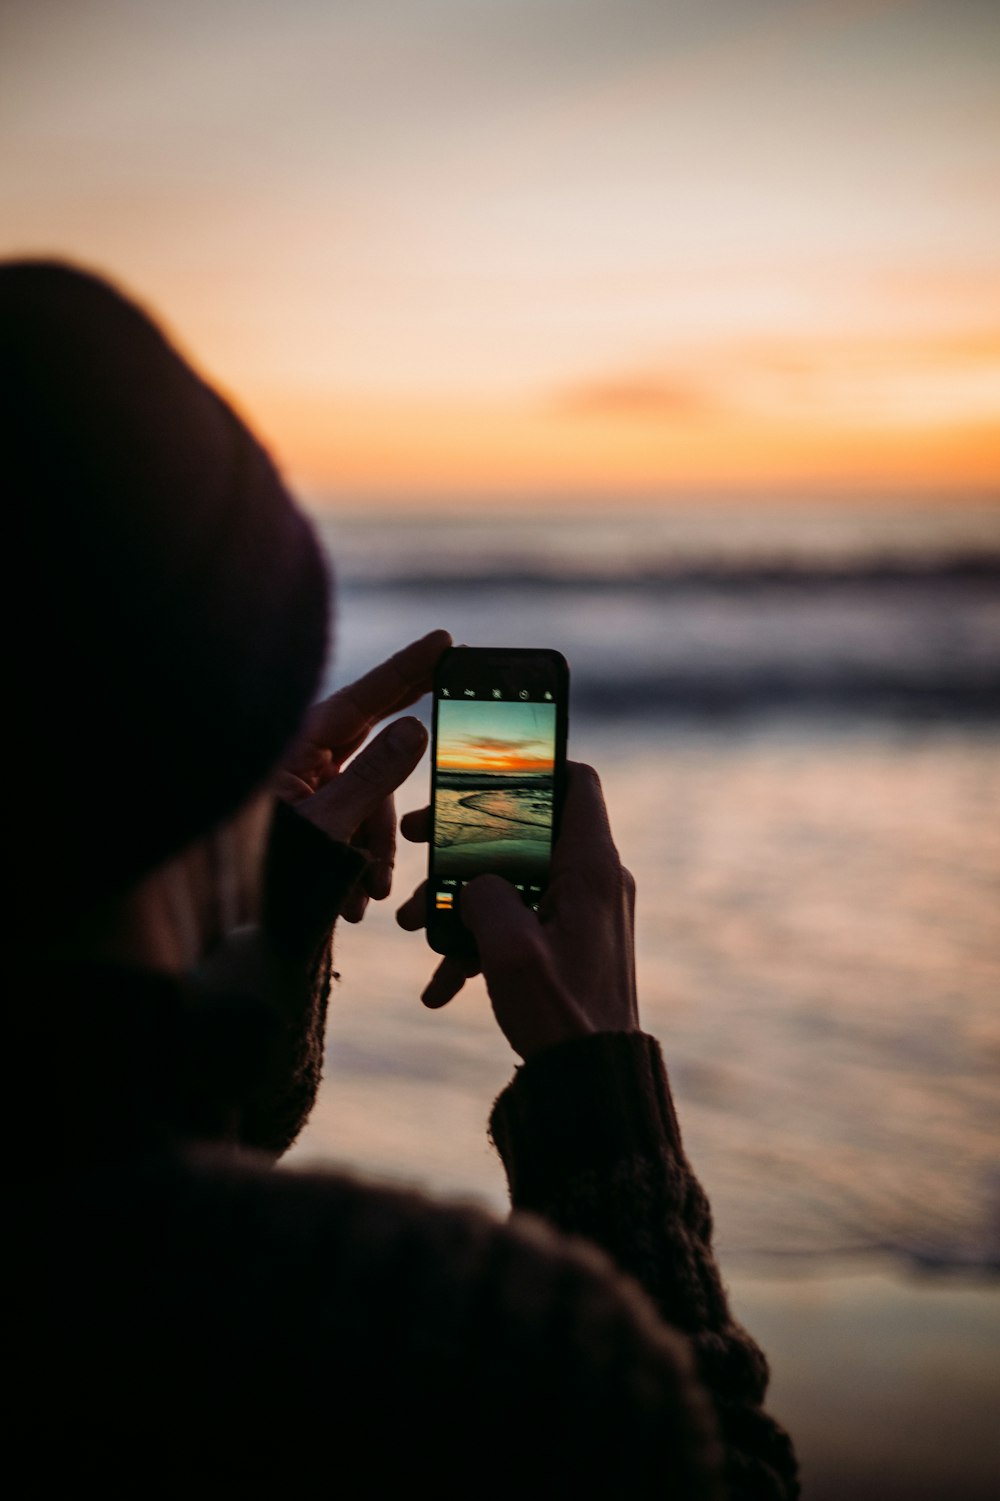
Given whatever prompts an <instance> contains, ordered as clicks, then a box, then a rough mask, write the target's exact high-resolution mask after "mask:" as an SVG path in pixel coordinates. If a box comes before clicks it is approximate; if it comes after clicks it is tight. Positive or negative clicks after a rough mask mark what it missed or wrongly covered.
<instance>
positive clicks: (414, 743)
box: [389, 719, 427, 751]
mask: <svg viewBox="0 0 1000 1501" xmlns="http://www.w3.org/2000/svg"><path fill="white" fill-rule="evenodd" d="M426 739H427V731H426V730H425V729H424V727H423V725H422V724H421V723H420V720H419V719H397V720H396V721H395V723H394V724H392V725H391V726H390V727H389V744H390V745H391V746H392V748H393V750H398V751H409V750H416V749H417V747H418V746H419V747H420V748H421V750H422V749H423V746H424V742H425V740H426Z"/></svg>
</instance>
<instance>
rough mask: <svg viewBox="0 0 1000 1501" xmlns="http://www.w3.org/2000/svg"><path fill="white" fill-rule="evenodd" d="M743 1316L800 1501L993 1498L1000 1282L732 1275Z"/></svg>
mask: <svg viewBox="0 0 1000 1501" xmlns="http://www.w3.org/2000/svg"><path fill="white" fill-rule="evenodd" d="M729 1291H730V1298H731V1301H732V1305H733V1308H734V1311H735V1313H736V1316H737V1317H738V1318H739V1319H740V1320H741V1321H742V1322H743V1323H745V1325H746V1326H747V1328H748V1329H749V1330H750V1331H751V1332H752V1334H753V1335H754V1338H755V1339H757V1340H758V1341H759V1343H760V1344H761V1345H762V1347H763V1348H764V1350H765V1351H766V1353H767V1356H768V1360H769V1361H770V1364H771V1372H772V1375H771V1387H770V1396H769V1404H768V1405H769V1407H770V1409H771V1411H772V1412H773V1413H774V1414H775V1416H776V1417H778V1418H779V1419H780V1420H781V1421H782V1422H783V1423H784V1424H785V1426H786V1427H787V1428H788V1429H789V1431H790V1432H791V1434H792V1436H793V1438H794V1440H795V1445H796V1448H797V1450H798V1454H799V1459H800V1462H801V1465H802V1477H803V1492H802V1494H803V1501H995V1498H996V1497H997V1496H998V1495H1000V1280H997V1281H995V1282H992V1283H984V1282H978V1283H970V1282H963V1281H962V1280H960V1279H952V1278H943V1277H906V1276H905V1275H900V1274H899V1273H897V1272H895V1271H893V1270H892V1269H891V1268H890V1267H889V1266H888V1265H887V1266H886V1267H885V1268H884V1269H882V1270H879V1271H872V1270H861V1269H858V1270H851V1269H850V1268H847V1267H845V1268H844V1269H843V1270H842V1271H839V1272H832V1273H825V1274H821V1275H815V1274H810V1275H808V1276H805V1275H803V1276H801V1277H794V1276H793V1277H774V1276H768V1277H750V1276H734V1277H732V1278H731V1279H730V1281H729Z"/></svg>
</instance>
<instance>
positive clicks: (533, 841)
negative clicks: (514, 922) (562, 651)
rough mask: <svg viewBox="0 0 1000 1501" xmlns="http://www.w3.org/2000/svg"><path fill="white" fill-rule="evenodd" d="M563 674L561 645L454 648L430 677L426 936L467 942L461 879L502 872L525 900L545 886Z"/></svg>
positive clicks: (559, 754)
mask: <svg viewBox="0 0 1000 1501" xmlns="http://www.w3.org/2000/svg"><path fill="white" fill-rule="evenodd" d="M567 684H568V674H567V668H566V663H565V661H564V660H563V658H562V657H561V656H560V655H559V653H558V652H551V651H541V650H539V651H514V650H510V651H502V650H495V651H494V650H488V649H485V648H473V647H456V648H454V649H453V650H452V651H450V652H448V653H446V656H445V658H444V659H443V660H442V663H441V665H440V666H439V668H438V672H437V675H436V678H435V685H434V750H433V787H432V834H431V849H430V871H429V882H428V938H429V940H430V943H431V946H432V948H435V949H437V950H438V952H440V953H452V952H462V951H465V952H468V951H469V949H470V947H471V946H472V938H471V935H470V934H469V933H468V932H467V930H466V929H465V927H464V925H463V924H462V922H461V920H460V918H459V915H458V898H459V893H460V891H461V888H462V886H463V885H464V884H465V882H466V881H471V880H472V879H473V878H474V877H475V876H478V875H484V874H487V873H488V874H492V875H500V876H505V877H506V879H507V880H509V881H510V882H511V883H512V884H513V885H514V886H515V888H516V889H517V890H518V891H519V892H520V893H521V896H522V897H523V899H524V901H525V902H527V903H528V905H529V906H532V907H537V905H538V903H539V902H540V900H541V898H542V894H543V892H544V891H545V887H546V884H547V882H548V876H549V865H550V861H551V856H552V844H553V840H554V838H555V834H556V828H557V822H558V810H559V800H560V795H561V791H562V781H563V772H564V761H565V745H566V709H567Z"/></svg>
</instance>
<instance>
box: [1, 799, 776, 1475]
mask: <svg viewBox="0 0 1000 1501" xmlns="http://www.w3.org/2000/svg"><path fill="white" fill-rule="evenodd" d="M272 854H273V859H272V871H273V872H274V873H275V874H274V876H273V879H272V892H273V891H274V890H280V891H281V893H282V895H281V899H280V900H277V899H274V900H272V903H271V907H270V916H269V918H268V927H269V942H270V943H271V944H272V946H273V949H274V951H275V953H276V954H278V956H279V957H278V961H277V962H278V964H279V967H280V965H282V964H284V965H286V966H287V971H286V977H285V978H286V981H287V980H288V976H290V975H291V974H292V972H293V969H294V967H295V966H296V965H297V967H298V972H299V974H300V975H302V976H305V977H306V978H305V979H304V980H303V981H301V982H300V983H298V984H292V983H291V982H290V981H288V983H287V984H286V988H285V990H284V992H283V993H282V992H281V986H275V987H274V989H273V991H272V993H271V995H270V996H269V997H268V1004H267V1007H266V1008H260V1007H258V1008H257V1012H256V1013H255V1007H254V1004H253V1002H252V999H251V1001H248V1002H247V1003H246V1004H241V1003H240V1002H237V1001H236V1000H235V999H232V998H231V999H229V1000H228V1001H226V1002H225V1003H223V1004H221V1005H219V1004H217V1005H215V1006H214V1007H213V1006H209V1005H208V1002H207V999H206V997H205V996H204V995H201V996H198V995H194V996H193V994H192V987H191V986H189V985H181V984H179V983H178V982H176V981H175V980H172V979H170V978H167V977H164V976H154V975H151V974H145V973H138V972H129V971H126V970H121V969H112V968H110V967H106V966H78V967H76V968H75V969H74V970H73V971H72V972H69V971H67V970H65V969H63V970H61V971H59V972H57V971H55V970H51V971H49V972H45V973H43V975H42V977H41V983H40V984H39V985H38V986H37V987H36V994H35V995H34V997H33V998H32V999H33V1001H34V1003H35V1005H34V1009H33V1010H32V1011H31V1013H30V1018H31V1019H26V1020H25V1021H24V1023H23V1026H22V1027H20V1028H19V1029H18V1031H19V1035H20V1034H21V1033H22V1032H23V1033H24V1034H25V1035H24V1036H23V1037H20V1041H21V1044H22V1045H33V1046H34V1047H35V1049H36V1050H37V1051H38V1056H37V1058H36V1059H35V1060H34V1065H33V1066H34V1070H35V1071H34V1072H31V1071H29V1070H27V1069H25V1068H23V1067H22V1069H21V1071H20V1073H19V1074H18V1075H17V1081H18V1082H19V1083H20V1084H21V1085H22V1086H23V1090H22V1093H26V1094H27V1095H28V1096H29V1097H30V1096H32V1095H34V1096H35V1101H36V1108H35V1111H34V1113H33V1116H32V1117H31V1118H32V1119H33V1120H34V1122H35V1130H34V1133H33V1134H32V1135H31V1137H30V1139H29V1140H28V1141H27V1143H26V1144H25V1147H24V1150H23V1152H21V1153H19V1154H18V1156H17V1160H16V1163H15V1166H14V1169H13V1171H12V1172H11V1174H10V1182H9V1198H10V1202H11V1205H12V1207H13V1209H14V1215H13V1230H12V1233H11V1235H10V1237H9V1240H10V1247H11V1250H12V1263H11V1264H12V1268H13V1270H12V1274H11V1275H10V1277H9V1280H8V1288H9V1290H10V1292H11V1294H12V1296H11V1297H10V1298H9V1300H8V1301H9V1305H10V1306H9V1307H8V1312H7V1316H6V1322H7V1327H8V1329H9V1331H10V1337H9V1342H8V1348H9V1350H10V1352H11V1358H12V1361H13V1369H14V1370H15V1371H16V1373H17V1377H18V1379H17V1382H16V1383H15V1385H16V1398H15V1399H14V1402H13V1404H12V1412H11V1414H10V1416H11V1417H12V1419H13V1421H12V1425H11V1428H10V1437H9V1439H8V1452H9V1455H10V1460H9V1463H10V1464H12V1465H13V1464H14V1463H15V1462H16V1461H17V1460H18V1459H21V1460H23V1461H24V1462H25V1463H27V1464H28V1465H29V1473H30V1474H31V1475H32V1477H33V1483H32V1485H31V1487H30V1490H31V1492H32V1493H34V1491H35V1490H37V1491H38V1493H39V1494H42V1493H47V1494H51V1493H57V1494H58V1493H63V1492H67V1491H68V1489H69V1487H70V1486H73V1487H78V1486H79V1485H81V1484H84V1483H86V1482H87V1481H91V1482H93V1483H94V1484H99V1485H100V1486H101V1488H102V1491H103V1492H104V1493H106V1494H107V1493H110V1494H112V1495H114V1494H117V1493H119V1492H122V1493H124V1492H126V1491H127V1492H128V1494H130V1495H137V1496H143V1497H144V1496H160V1495H163V1496H166V1495H176V1494H179V1493H180V1492H181V1490H182V1489H183V1491H185V1492H186V1493H188V1494H191V1493H193V1494H195V1495H200V1494H207V1493H208V1492H209V1491H212V1492H215V1493H217V1494H219V1493H221V1494H222V1495H235V1494H237V1493H238V1492H240V1491H244V1490H248V1491H249V1492H250V1493H251V1494H254V1495H257V1494H261V1495H264V1494H268V1493H270V1492H272V1491H274V1490H275V1489H276V1488H278V1487H280V1488H281V1490H282V1492H285V1493H292V1494H297V1493H298V1492H299V1491H301V1490H304V1489H307V1488H308V1489H309V1490H315V1489H316V1488H318V1487H319V1486H320V1485H322V1487H323V1489H324V1491H330V1492H331V1493H333V1494H335V1495H340V1496H345V1497H352V1496H366V1497H367V1496H371V1497H382V1496H390V1495H396V1494H398V1493H399V1492H400V1490H401V1489H402V1487H404V1486H405V1487H406V1488H407V1489H410V1488H411V1487H417V1488H418V1489H425V1488H426V1489H427V1490H430V1491H431V1492H432V1493H433V1494H435V1495H437V1496H441V1497H449V1498H450V1497H454V1498H459V1497H463V1498H466V1497H468V1498H475V1497H486V1498H490V1497H497V1498H499V1497H501V1496H503V1497H507V1496H510V1495H513V1494H517V1495H518V1496H528V1497H539V1498H540V1497H542V1496H546V1497H566V1498H569V1497H590V1496H593V1497H609V1498H610V1497H633V1496H635V1497H646V1496H649V1497H654V1496H655V1497H692V1498H693V1497H699V1498H701V1497H705V1498H721V1497H724V1496H731V1497H746V1498H751V1497H753V1498H772V1497H773V1498H778V1497H782V1498H783V1497H789V1496H793V1495H795V1494H797V1483H796V1467H795V1460H794V1455H793V1453H792V1449H791V1446H790V1444H789V1441H788V1439H787V1437H786V1435H785V1434H784V1432H783V1431H782V1430H781V1428H780V1427H779V1426H778V1425H777V1424H776V1423H775V1422H774V1421H773V1420H772V1419H771V1418H770V1417H769V1416H768V1415H767V1414H766V1413H765V1412H764V1410H763V1408H762V1405H761V1404H762V1401H763V1397H764V1391H765V1387H766V1382H767V1368H766V1364H765V1361H764V1358H763V1356H762V1355H761V1353H760V1351H759V1350H758V1349H757V1347H756V1345H755V1344H754V1343H753V1341H752V1340H751V1339H750V1337H749V1336H748V1335H747V1334H746V1333H745V1332H744V1331H743V1330H742V1329H740V1328H739V1326H738V1325H736V1324H735V1323H734V1322H733V1320H732V1318H731V1315H730V1313H729V1310H728V1305H727V1301H726V1297H725V1294H724V1292H723V1289H722V1285H721V1282H720V1279H719V1274H718V1270H717V1268H716V1265H715V1262H714V1259H713V1256H712V1251H711V1222H710V1216H709V1210H708V1205H707V1202H706V1200H705V1196H704V1194H703V1193H702V1191H701V1189H700V1188H699V1186H698V1183H697V1181H696V1180H695V1178H694V1176H693V1174H692V1173H691V1170H690V1167H689V1166H688V1164H687V1162H686V1159H685V1157H684V1153H683V1150H682V1146H681V1140H680V1134H679V1131H678V1128H677V1122H676V1117H675V1114H674V1111H673V1107H672V1104H671V1101H670V1094H669V1089H668V1085H667V1080H666V1075H665V1072H664V1069H663V1063H662V1059H661V1056H660V1051H659V1048H658V1046H657V1044H656V1043H655V1041H654V1040H653V1039H652V1038H649V1037H646V1036H644V1035H642V1034H614V1035H599V1036H593V1037H588V1038H585V1039H580V1040H579V1041H574V1042H568V1043H565V1044H562V1045H561V1046H559V1047H556V1048H553V1049H551V1050H549V1051H548V1052H546V1053H543V1054H542V1055H540V1056H539V1057H538V1058H536V1059H533V1060H532V1061H531V1062H529V1063H526V1064H524V1065H523V1066H522V1067H520V1068H519V1069H518V1070H517V1073H516V1076H515V1078H514V1080H513V1082H512V1084H511V1085H510V1086H509V1087H508V1088H507V1089H506V1090H505V1091H504V1092H503V1094H502V1095H501V1096H500V1098H499V1099H498V1101H497V1102H496V1104H495V1106H494V1109H493V1114H492V1119H491V1132H492V1138H493V1141H494V1142H495V1144H496V1146H497V1149H498V1151H499V1152H500V1155H501V1157H502V1159H503V1162H504V1165H505V1167H506V1170H507V1175H508V1179H509V1182H510V1187H511V1198H512V1204H513V1210H512V1214H511V1216H510V1218H509V1219H508V1220H507V1221H500V1220H497V1219H495V1218H494V1217H492V1216H490V1215H488V1214H486V1213H485V1212H483V1211H481V1210H479V1209H477V1208H472V1207H469V1206H463V1205H447V1204H441V1203H437V1202H433V1201H431V1200H429V1199H427V1198H425V1197H422V1196H419V1195H416V1194H413V1193H407V1192H401V1191H398V1190H394V1189H390V1188H386V1187H381V1186H376V1185H372V1184H368V1183H364V1182H359V1181H356V1180H355V1179H353V1178H352V1177H350V1176H349V1175H345V1174H341V1173H311V1174H305V1173H300V1172H284V1171H273V1170H272V1169H271V1168H270V1164H269V1158H268V1157H266V1156H265V1155H264V1151H265V1150H266V1151H268V1152H269V1153H271V1154H272V1155H273V1154H274V1153H275V1152H277V1151H279V1150H280V1149H281V1148H282V1147H283V1146H284V1145H286V1144H287V1142H288V1140H290V1139H291V1137H292V1136H294V1134H295V1131H296V1130H297V1129H298V1127H299V1126H300V1125H301V1123H302V1121H303V1120H304V1118H305V1116H306V1114H307V1113H308V1108H309V1105H310V1104H311V1101H312V1097H313V1094H314V1092H315V1088H316V1085H317V1083H318V1078H319V1068H320V1063H321V1056H322V1041H323V1020H324V1014H325V1004H326V993H327V986H328V978H329V971H328V960H327V958H326V956H327V954H328V949H329V946H328V944H327V943H326V942H325V941H324V940H323V939H322V938H321V936H320V935H321V932H323V931H325V924H326V923H327V921H328V919H329V916H330V910H329V909H330V907H331V905H332V909H333V910H335V909H336V906H337V905H339V900H340V899H341V898H342V895H343V887H344V884H345V883H349V882H350V881H351V880H353V878H354V876H355V875H356V873H357V864H356V860H355V857H353V855H351V854H350V853H349V852H347V851H343V850H337V849H333V848H331V847H330V846H329V845H327V844H326V842H325V841H323V840H322V838H321V836H317V835H316V831H314V830H306V829H305V828H304V827H303V826H302V825H301V822H300V821H299V820H296V819H289V818H288V817H286V816H285V815H282V816H281V818H280V819H279V824H278V828H277V832H276V839H275V847H274V850H273V852H272ZM293 867H294V870H295V876H294V879H292V878H291V877H290V875H289V874H288V873H289V872H290V871H291V870H292V869H293ZM321 878H322V879H321ZM316 881H320V889H321V890H322V891H323V892H325V894H326V901H325V902H324V901H323V900H320V899H318V898H316V897H315V892H316V889H317V888H316V886H315V885H313V884H312V883H313V882H316ZM307 886H308V887H311V890H312V892H313V897H312V898H311V900H312V903H313V908H312V911H311V912H310V913H305V912H304V910H303V905H302V903H299V902H296V901H293V900H291V897H292V895H293V894H294V889H295V888H297V889H298V890H299V892H300V893H303V902H305V901H306V898H305V895H304V890H305V887H307ZM275 903H276V904H275ZM283 903H284V904H285V906H287V907H289V908H290V910H291V911H293V912H294V914H295V915H294V917H290V916H289V911H284V913H283V915H281V916H276V915H275V914H276V911H278V910H281V909H282V904H283ZM324 907H326V909H327V910H324ZM244 999H246V998H244ZM265 1013H266V1017H267V1020H266V1022H264V1023H260V1020H259V1018H260V1015H264V1014H265ZM255 1014H256V1015H257V1017H258V1020H257V1022H255V1024H254V1027H252V1028H250V1029H249V1031H248V1032H247V1033H245V1034H244V1036H243V1038H242V1040H241V1041H239V1042H238V1045H237V1044H235V1043H234V1055H233V1057H232V1058H230V1060H229V1067H228V1072H227V1070H226V1069H221V1070H220V1069H219V1068H218V1067H217V1065H218V1063H219V1060H220V1058H221V1057H222V1056H223V1054H224V1049H223V1048H221V1047H220V1040H221V1039H222V1038H223V1037H224V1036H225V1035H229V1036H230V1037H231V1038H233V1037H236V1036H237V1033H238V1029H237V1027H236V1025H235V1021H234V1018H236V1017H237V1016H239V1017H241V1018H243V1019H245V1018H247V1017H250V1018H253V1017H254V1016H255ZM206 1017H207V1018H208V1022H207V1024H206ZM223 1019H224V1020H225V1022H226V1025H227V1026H228V1028H229V1031H228V1034H227V1032H226V1027H225V1026H223V1024H222V1022H223ZM248 1039H249V1040H248ZM43 1049H44V1051H42V1050H43ZM42 1059H44V1060H45V1062H44V1063H42V1062H41V1060H42ZM213 1063H214V1064H215V1065H216V1071H215V1074H214V1075H213V1073H212V1065H213ZM213 1078H216V1079H217V1080H218V1081H219V1082H218V1086H217V1087H218V1091H219V1094H218V1100H217V1115H218V1120H219V1121H222V1120H224V1119H231V1118H232V1112H233V1108H234V1105H235V1106H237V1107H238V1114H239V1118H240V1121H241V1132H240V1135H241V1138H242V1141H241V1145H240V1146H239V1147H238V1148H236V1147H234V1146H233V1145H231V1144H222V1145H220V1144H219V1142H218V1141H216V1142H212V1143H210V1142H207V1141H206V1140H204V1138H205V1137H206V1136H208V1135H210V1134H212V1131H211V1117H212V1102H211V1089H212V1085H211V1080H212V1079H213ZM40 1080H41V1082H42V1083H43V1084H44V1085H45V1086H46V1090H45V1093H46V1099H47V1105H46V1108H45V1109H44V1110H43V1111H39V1109H38V1105H37V1095H38V1092H39V1082H40ZM12 1097H13V1098H14V1099H15V1100H16V1099H17V1097H18V1089H17V1087H16V1085H15V1087H14V1088H13V1089H12ZM192 1136H198V1137H201V1138H203V1139H202V1140H200V1141H198V1140H193V1139H192Z"/></svg>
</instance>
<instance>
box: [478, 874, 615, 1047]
mask: <svg viewBox="0 0 1000 1501" xmlns="http://www.w3.org/2000/svg"><path fill="white" fill-rule="evenodd" d="M462 919H463V921H464V922H465V924H466V926H467V927H468V928H469V929H470V930H471V931H472V933H473V935H474V937H475V939H476V944H477V946H478V949H479V960H480V964H481V965H482V970H483V977H484V978H485V980H486V988H487V990H488V991H489V993H490V1000H491V1001H492V1002H493V1010H494V1013H495V1014H496V1019H497V1021H498V1022H499V1023H500V1026H501V1028H502V1030H503V1033H504V1035H505V1037H506V1038H507V1041H508V1042H509V1043H510V1045H511V1047H512V1048H513V1049H514V1051H515V1052H516V1053H520V1055H521V1057H522V1058H532V1057H534V1056H535V1055H536V1054H537V1053H540V1052H541V1051H542V1050H543V1049H545V1048H547V1047H552V1046H553V1045H554V1044H555V1043H558V1042H562V1041H563V1040H564V1039H566V1038H568V1037H578V1036H580V1035H582V1034H583V1033H585V1032H587V1031H592V1030H593V1028H591V1027H589V1026H588V1024H587V1021H586V1018H585V1017H583V1016H581V1014H580V1012H579V1009H578V1008H577V1006H576V1004H575V1003H574V1001H573V1000H572V998H571V997H570V996H568V995H567V994H566V992H565V990H564V989H563V987H562V985H560V983H559V980H558V978H557V976H556V973H555V967H554V960H553V954H552V950H551V947H550V944H549V939H548V936H547V934H546V932H545V929H544V928H543V927H542V925H541V923H540V922H539V921H538V918H537V917H536V915H535V913H534V912H532V910H531V908H530V907H526V906H525V904H524V902H522V900H521V898H520V897H519V896H518V894H517V892H516V891H515V890H514V888H513V886H511V885H510V883H509V882H508V881H502V880H501V879H500V878H499V876H480V877H478V879H477V880H475V881H470V882H469V884H468V886H466V887H465V888H464V889H463V891H462Z"/></svg>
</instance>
